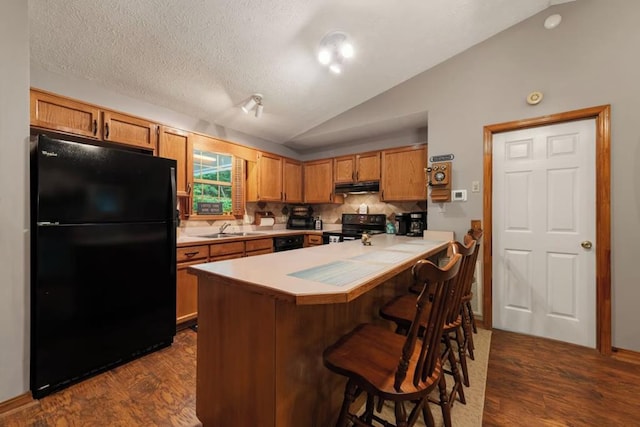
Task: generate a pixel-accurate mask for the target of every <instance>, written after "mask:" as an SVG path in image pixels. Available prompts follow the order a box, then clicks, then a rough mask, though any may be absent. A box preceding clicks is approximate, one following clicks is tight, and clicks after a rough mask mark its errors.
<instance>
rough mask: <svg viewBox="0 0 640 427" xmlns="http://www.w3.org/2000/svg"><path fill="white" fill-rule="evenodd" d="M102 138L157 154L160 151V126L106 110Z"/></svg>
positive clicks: (103, 116)
mask: <svg viewBox="0 0 640 427" xmlns="http://www.w3.org/2000/svg"><path fill="white" fill-rule="evenodd" d="M102 138H103V139H104V140H105V141H111V142H116V143H118V144H126V145H131V146H134V147H140V148H144V149H147V150H150V151H153V152H154V153H155V152H156V150H157V149H158V125H157V124H156V123H151V122H149V121H147V120H144V119H140V118H137V117H133V116H128V115H126V114H120V113H116V112H114V111H109V110H105V111H104V112H103V115H102Z"/></svg>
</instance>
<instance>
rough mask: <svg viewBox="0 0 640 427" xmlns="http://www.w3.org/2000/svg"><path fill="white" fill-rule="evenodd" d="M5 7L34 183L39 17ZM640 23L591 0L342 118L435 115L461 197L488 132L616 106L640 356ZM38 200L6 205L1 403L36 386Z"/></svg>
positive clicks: (617, 263)
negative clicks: (32, 101) (33, 291)
mask: <svg viewBox="0 0 640 427" xmlns="http://www.w3.org/2000/svg"><path fill="white" fill-rule="evenodd" d="M0 4H1V6H0V24H2V25H0V36H1V37H0V54H1V55H2V57H3V58H5V59H3V61H2V73H1V74H0V75H2V76H3V78H2V81H1V82H0V84H1V85H2V91H1V92H0V93H2V97H1V98H0V136H1V138H0V143H1V144H3V145H2V154H3V155H2V156H1V157H0V171H2V172H0V173H2V174H3V177H2V182H3V183H5V182H11V183H15V182H16V177H18V179H22V178H21V177H23V176H26V167H25V158H24V157H25V153H24V152H23V151H22V146H21V145H20V142H19V141H21V140H23V139H24V135H25V134H26V127H27V126H28V116H27V115H26V114H27V112H26V104H27V94H26V91H25V90H24V88H23V86H25V85H27V86H28V82H29V67H28V62H27V61H28V40H27V36H28V34H27V33H26V32H27V23H28V20H27V17H26V13H27V11H26V8H27V7H26V2H24V1H22V0H5V1H3V2H1V3H0ZM551 13H561V14H562V16H563V21H562V24H561V25H560V26H559V27H558V28H556V29H554V30H550V31H549V30H545V29H543V27H542V23H543V21H544V19H545V18H546V17H547V16H548V15H550V14H551ZM638 16H640V2H638V1H636V0H607V1H604V0H579V1H576V2H571V3H567V4H563V5H560V6H556V7H553V8H550V9H548V10H546V11H544V12H542V13H540V14H538V15H537V16H534V17H532V18H530V19H528V20H527V21H525V22H523V23H521V24H518V25H516V26H514V27H512V28H511V29H509V30H507V31H505V32H503V33H500V34H498V35H496V36H495V37H493V38H491V39H489V40H487V41H486V42H484V43H481V44H479V45H477V46H475V47H473V48H472V49H470V50H468V51H466V52H464V53H462V54H460V55H458V56H456V57H454V58H452V59H451V60H449V61H447V62H446V63H444V64H442V65H440V66H438V67H436V68H434V69H432V70H430V71H427V72H425V73H423V74H420V75H419V76H417V77H415V78H413V79H411V80H409V81H407V82H405V83H403V84H401V85H399V86H397V87H395V88H394V89H392V90H390V91H389V92H386V93H384V94H381V95H379V96H377V97H375V98H373V99H372V100H370V101H368V102H366V103H364V104H362V105H361V106H359V107H357V108H355V109H354V110H352V111H351V112H349V113H346V114H344V115H342V116H340V120H348V121H349V122H350V123H351V124H352V127H357V126H360V125H366V122H365V123H362V122H360V120H362V118H363V117H366V118H369V119H370V118H371V117H379V118H380V120H385V119H388V118H389V114H393V115H394V116H395V117H402V116H403V115H407V114H411V113H414V112H416V111H425V110H427V111H428V117H429V121H428V126H429V129H428V142H429V153H430V155H434V154H444V153H454V154H455V156H456V157H455V160H454V175H453V180H454V187H455V188H466V189H467V190H470V187H471V182H472V181H475V180H477V181H482V162H481V159H482V128H483V126H484V125H487V124H494V123H501V122H506V121H511V120H517V119H522V118H528V117H537V116H541V115H545V114H553V113H558V112H562V111H568V110H574V109H579V108H584V107H590V106H595V105H602V104H611V106H612V129H611V132H612V156H611V157H612V158H611V161H612V174H611V175H612V176H611V187H612V278H613V345H615V346H617V347H620V348H624V349H629V350H635V351H640V334H638V333H637V331H636V327H635V325H634V324H633V322H627V320H628V319H633V318H635V313H636V311H637V307H636V304H637V301H640V286H638V283H640V273H639V272H638V270H637V269H636V268H635V263H636V262H637V261H636V260H635V259H634V258H633V256H634V255H633V251H632V250H630V249H631V248H633V244H634V243H635V242H636V241H638V240H639V238H640V167H639V166H640V131H639V129H640V127H639V126H638V124H637V123H638V119H639V117H640V108H639V107H638V99H640V98H639V95H640V83H639V80H638V79H639V77H638V76H639V74H638V70H639V69H640V56H639V55H637V51H638V46H640V30H639V29H638V28H640V27H639V26H638V25H637V18H638ZM7 58H12V59H11V61H8V60H7ZM25 62H26V64H25ZM35 73H36V74H37V76H34V77H33V78H32V79H31V84H33V85H34V86H40V87H42V88H43V89H48V90H52V91H54V92H58V93H62V94H66V95H68V96H72V97H77V98H83V99H85V97H84V96H83V95H84V94H91V92H92V89H91V88H90V87H89V86H88V85H87V84H86V83H84V84H82V85H81V86H78V87H79V88H81V89H74V87H76V85H75V83H73V82H69V81H67V80H65V78H62V77H60V76H59V78H58V79H54V78H52V77H51V76H47V75H46V73H44V72H41V71H37V70H36V71H35ZM7 76H8V77H7ZM25 79H26V82H25ZM80 90H81V92H80ZM532 90H540V91H542V92H543V93H544V100H543V102H542V103H541V104H539V105H538V106H536V107H530V106H528V105H527V104H526V103H525V101H524V100H525V97H526V95H527V94H528V93H529V92H531V91H532ZM97 93H99V95H96V96H95V99H88V100H89V101H91V102H95V103H98V104H103V105H106V106H111V107H112V108H115V109H120V110H122V111H129V109H128V105H129V102H125V101H122V98H118V101H117V102H116V100H112V101H113V102H108V103H103V102H102V99H104V97H106V95H104V92H100V91H98V92H97ZM135 108H136V109H137V110H135V111H131V112H132V113H135V114H137V115H141V116H145V117H149V118H155V119H157V120H161V119H162V118H163V117H167V118H168V119H171V120H175V122H176V126H177V125H178V123H182V122H184V123H185V126H184V127H185V128H191V127H190V126H186V125H187V124H188V123H187V122H191V123H193V124H194V126H195V128H193V130H199V131H201V132H205V133H210V132H209V130H208V129H211V125H210V124H207V123H200V122H198V121H194V120H190V119H187V118H183V117H177V118H176V117H174V116H172V115H171V114H170V113H168V112H166V111H156V113H154V114H151V115H150V114H144V113H143V111H142V110H143V109H144V106H143V105H142V104H136V107H135ZM149 108H151V107H149ZM169 124H172V123H169ZM223 133H224V132H223ZM212 134H215V135H220V136H222V137H224V136H225V135H223V134H220V133H212ZM226 136H227V137H228V138H229V139H233V138H234V137H235V135H229V134H227V135H226ZM238 137H244V136H242V135H238ZM238 141H239V142H244V143H246V144H247V145H252V146H256V145H260V144H264V146H263V149H265V150H266V149H269V148H268V147H270V145H269V143H268V142H265V141H260V140H259V139H257V138H253V139H252V138H250V137H246V140H240V139H238ZM14 143H15V144H16V145H12V144H14ZM399 145H401V144H399ZM276 148H277V147H276ZM272 151H274V152H276V153H279V154H283V155H287V154H286V153H285V152H284V151H286V150H284V148H283V149H282V151H283V152H280V149H278V150H276V149H273V150H272ZM358 151H365V150H363V149H359V150H358ZM293 157H295V155H294V156H293ZM26 193H27V187H26V184H25V185H24V186H23V185H22V184H20V183H18V185H15V186H11V185H5V186H3V197H2V198H0V215H2V220H3V222H2V226H1V227H2V228H1V230H2V239H1V243H0V245H1V246H0V248H1V251H2V256H1V257H0V259H1V261H0V263H2V264H1V265H0V271H2V272H1V273H0V274H2V279H1V282H0V342H2V346H1V347H0V401H2V400H6V398H8V397H12V396H14V395H17V394H20V393H22V392H23V391H24V390H26V388H27V382H26V378H25V377H26V373H25V372H26V369H27V368H28V350H27V348H28V340H27V337H28V329H27V328H28V323H27V321H26V319H25V313H26V306H27V302H26V298H27V296H26V294H27V292H26V286H27V285H26V284H27V280H28V279H27V277H28V274H27V271H26V268H25V253H24V252H25V249H24V248H25V245H24V229H25V223H26V222H25V217H26V211H25V206H24V204H25V194H26ZM481 194H482V193H471V192H469V200H468V202H466V203H451V204H447V205H446V208H445V211H444V212H439V211H438V209H435V207H434V206H432V205H429V226H430V228H434V229H452V230H455V231H456V235H461V234H460V233H464V232H465V231H466V229H467V228H468V225H469V219H470V218H481V217H482V197H481ZM5 236H7V237H6V238H5Z"/></svg>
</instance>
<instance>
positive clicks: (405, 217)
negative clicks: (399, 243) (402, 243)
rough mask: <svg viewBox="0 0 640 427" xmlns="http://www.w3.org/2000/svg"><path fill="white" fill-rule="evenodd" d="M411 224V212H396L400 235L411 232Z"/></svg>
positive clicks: (397, 229)
mask: <svg viewBox="0 0 640 427" xmlns="http://www.w3.org/2000/svg"><path fill="white" fill-rule="evenodd" d="M410 224H411V215H410V214H409V213H397V214H396V234H397V235H398V236H406V235H407V233H408V232H409V225H410Z"/></svg>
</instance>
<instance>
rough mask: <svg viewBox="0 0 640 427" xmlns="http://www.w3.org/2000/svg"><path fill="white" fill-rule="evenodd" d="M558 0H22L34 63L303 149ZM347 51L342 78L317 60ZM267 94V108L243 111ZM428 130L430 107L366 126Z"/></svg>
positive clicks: (352, 132) (344, 136)
mask: <svg viewBox="0 0 640 427" xmlns="http://www.w3.org/2000/svg"><path fill="white" fill-rule="evenodd" d="M565 1H566V0H564V1H563V0H490V1H487V0H402V1H388V0H387V1H382V0H350V1H340V0H180V1H175V0H144V1H131V0H108V1H87V0H29V16H30V46H31V61H32V65H33V66H38V67H41V68H42V69H44V70H47V71H49V72H52V73H59V74H66V75H69V76H72V77H75V78H79V79H86V80H89V81H93V82H95V83H96V84H98V85H100V86H102V87H105V88H107V89H110V90H113V91H115V92H118V93H122V94H126V95H128V96H131V97H134V98H138V99H140V100H143V101H146V102H149V103H152V104H155V105H158V106H162V107H165V108H168V109H171V110H174V111H176V112H179V113H182V114H186V115H189V116H191V117H193V118H196V119H198V120H203V121H205V122H209V123H211V124H214V125H216V126H221V127H224V128H228V129H233V130H236V131H239V132H243V133H245V134H249V135H254V136H257V137H260V138H262V139H266V140H269V141H272V142H275V143H279V144H285V145H287V146H289V147H291V148H293V149H298V150H310V149H317V148H319V147H321V146H323V145H330V144H335V143H336V142H339V141H341V140H349V139H351V138H357V137H362V135H363V132H366V131H363V130H362V129H352V128H349V126H348V124H345V125H344V126H343V129H338V130H337V131H336V129H335V126H334V127H332V128H331V131H330V132H329V131H328V130H327V131H326V132H325V130H324V128H323V124H324V123H325V122H327V121H328V120H330V119H332V118H335V117H338V116H340V114H342V113H344V112H346V111H348V110H351V109H353V108H356V107H357V106H358V105H359V104H361V103H363V102H365V101H367V100H369V99H371V98H373V97H375V96H376V95H378V94H380V93H382V92H385V91H387V90H389V89H391V88H393V87H394V86H396V85H398V84H400V83H402V82H404V81H406V80H407V79H410V78H411V77H413V76H415V75H417V74H419V73H421V72H423V71H425V70H428V69H429V68H431V67H433V66H435V65H437V64H438V63H440V62H442V61H445V60H446V59H448V58H450V57H452V56H454V55H456V54H458V53H460V52H462V51H464V50H466V49H468V48H470V47H471V46H473V45H475V44H477V43H479V42H481V41H483V40H485V39H487V38H489V37H491V36H492V35H494V34H496V33H498V32H500V31H502V30H504V29H506V28H508V27H510V26H512V25H514V24H516V23H518V22H520V21H522V20H524V19H526V18H528V17H530V16H532V15H533V14H536V13H538V12H540V11H542V10H544V9H545V8H547V7H549V6H550V5H553V4H558V3H564V2H565ZM333 30H340V31H344V32H345V33H347V34H348V35H349V36H350V38H351V39H352V41H353V44H354V46H355V51H356V52H355V56H354V58H353V59H352V60H351V61H350V62H349V63H348V64H347V66H346V68H345V70H344V72H343V73H342V74H340V75H335V74H332V73H330V72H329V71H328V70H327V69H326V68H324V67H322V66H321V65H320V64H319V63H318V61H317V59H316V56H317V49H318V44H319V42H320V40H321V39H322V37H323V36H324V35H325V34H327V33H328V32H330V31H333ZM253 93H260V94H262V95H263V105H264V114H263V115H262V117H260V118H256V117H255V115H254V114H244V113H243V112H242V110H241V108H240V106H241V105H242V104H243V103H244V102H245V101H246V100H247V99H248V98H249V97H250V96H251V95H252V94H253ZM420 126H422V127H424V126H426V111H424V112H422V111H417V112H415V113H414V114H411V115H410V116H406V117H400V118H398V117H393V115H392V112H390V115H389V120H388V123H385V121H378V122H377V123H372V124H371V126H370V127H368V128H369V129H368V130H367V131H368V132H379V131H380V129H381V128H386V129H392V128H394V127H395V128H399V127H404V128H411V127H414V128H415V127H420Z"/></svg>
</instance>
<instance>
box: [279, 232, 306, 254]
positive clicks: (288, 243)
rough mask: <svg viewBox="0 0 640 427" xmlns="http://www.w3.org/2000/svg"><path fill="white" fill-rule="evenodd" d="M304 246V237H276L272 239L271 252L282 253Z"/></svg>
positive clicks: (301, 235)
mask: <svg viewBox="0 0 640 427" xmlns="http://www.w3.org/2000/svg"><path fill="white" fill-rule="evenodd" d="M303 246H304V235H303V234H296V235H293V236H278V237H274V238H273V251H274V252H282V251H289V250H291V249H300V248H302V247H303Z"/></svg>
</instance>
